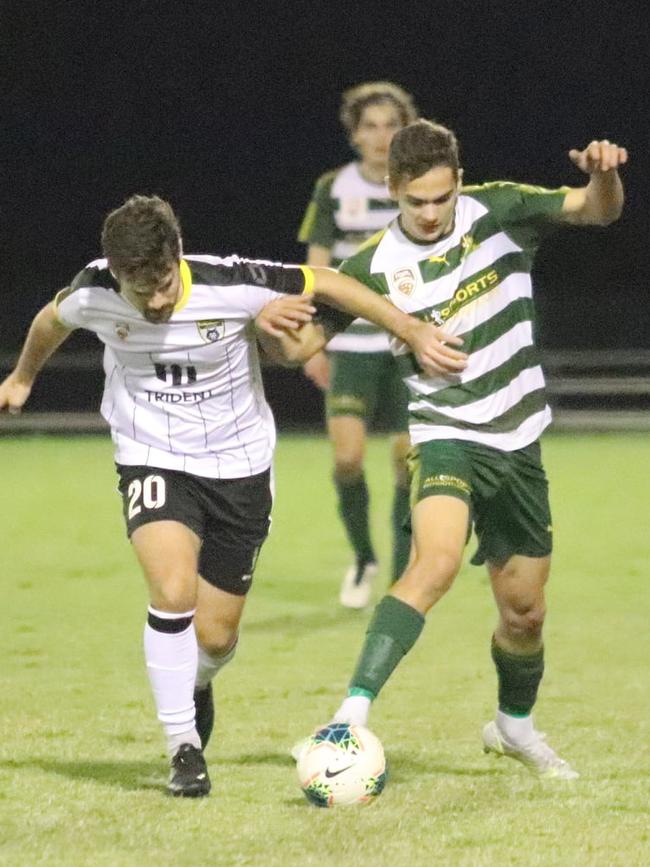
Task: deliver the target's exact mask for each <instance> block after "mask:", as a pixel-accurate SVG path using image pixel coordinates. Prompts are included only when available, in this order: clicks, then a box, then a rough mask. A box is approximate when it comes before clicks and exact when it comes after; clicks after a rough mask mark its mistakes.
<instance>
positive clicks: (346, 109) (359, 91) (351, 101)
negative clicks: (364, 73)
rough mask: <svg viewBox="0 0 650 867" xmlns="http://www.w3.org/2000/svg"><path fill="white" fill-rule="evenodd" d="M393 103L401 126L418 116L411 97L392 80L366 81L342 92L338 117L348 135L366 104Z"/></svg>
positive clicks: (353, 129) (356, 124)
mask: <svg viewBox="0 0 650 867" xmlns="http://www.w3.org/2000/svg"><path fill="white" fill-rule="evenodd" d="M386 103H388V104H390V105H393V106H394V107H395V108H396V109H397V113H398V114H399V116H400V120H401V122H402V125H403V126H406V124H407V123H411V121H414V120H415V119H416V117H417V116H418V110H417V108H416V107H415V104H414V102H413V97H412V96H411V94H410V93H407V92H406V91H405V90H404V89H403V88H402V87H400V86H399V85H398V84H393V82H392V81H367V82H365V83H364V84H357V85H356V87H351V88H349V89H348V90H346V91H344V92H343V96H342V99H341V111H340V113H339V117H340V119H341V123H342V124H343V126H344V127H345V129H346V132H347V134H348V135H352V133H353V132H354V131H355V130H356V128H357V127H358V126H359V122H360V121H361V115H362V114H363V110H364V108H366V106H368V105H382V104H386Z"/></svg>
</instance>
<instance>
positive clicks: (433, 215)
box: [308, 121, 627, 779]
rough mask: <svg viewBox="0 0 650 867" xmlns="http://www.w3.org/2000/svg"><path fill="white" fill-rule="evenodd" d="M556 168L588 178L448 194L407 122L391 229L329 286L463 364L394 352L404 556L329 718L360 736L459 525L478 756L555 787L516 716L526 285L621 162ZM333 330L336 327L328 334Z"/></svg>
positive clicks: (597, 204) (535, 613)
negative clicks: (434, 327) (480, 591)
mask: <svg viewBox="0 0 650 867" xmlns="http://www.w3.org/2000/svg"><path fill="white" fill-rule="evenodd" d="M569 156H570V159H571V160H572V162H573V163H574V164H575V165H576V166H577V167H578V168H579V169H581V170H582V171H583V172H585V173H587V174H588V175H589V182H588V184H587V185H586V186H585V187H582V188H569V187H563V188H561V189H559V190H547V189H542V188H540V187H533V186H527V185H524V184H513V183H502V182H497V183H489V184H484V185H482V186H475V187H462V186H461V182H462V170H461V169H460V165H459V157H458V148H457V143H456V139H455V136H454V134H453V133H452V132H451V131H450V130H448V129H446V128H445V127H442V126H439V125H436V124H433V123H430V122H428V121H417V122H416V123H414V124H411V125H409V126H407V127H405V128H404V129H403V130H401V131H400V132H399V133H397V134H396V135H395V137H394V139H393V141H392V144H391V151H390V157H389V185H390V190H391V194H392V196H393V198H394V199H395V200H396V201H397V202H398V204H399V217H398V218H397V219H396V220H394V221H393V222H392V223H391V224H390V226H389V227H388V228H387V229H386V230H385V231H384V232H383V233H381V234H380V235H378V236H376V237H375V238H374V239H373V240H372V242H370V243H368V244H366V245H365V246H364V248H363V249H362V250H361V251H360V252H358V253H357V254H356V255H354V256H352V257H351V258H350V259H349V260H347V261H346V262H345V263H344V264H343V266H342V269H341V270H342V272H344V273H347V274H350V275H354V276H355V277H356V278H357V279H359V280H361V281H362V282H364V283H366V285H368V286H369V287H371V288H372V289H374V291H375V292H377V293H379V294H381V295H386V296H387V297H389V298H390V300H391V301H392V302H393V303H394V304H395V305H396V306H398V307H400V309H402V310H404V311H408V312H410V313H413V314H414V315H417V316H419V317H421V318H422V319H425V320H430V321H433V322H437V323H439V324H440V325H441V326H442V327H444V329H445V330H446V331H447V332H448V333H451V334H453V335H455V337H456V338H458V339H460V340H461V341H462V349H463V350H464V351H465V353H466V354H467V364H466V366H465V368H464V369H463V370H462V371H460V372H457V373H454V374H446V373H444V374H442V375H433V376H431V375H429V374H427V373H425V372H423V371H421V370H419V368H418V365H417V364H416V363H415V362H414V360H413V358H412V357H411V354H410V353H409V352H408V350H407V349H406V348H405V347H403V348H401V349H398V350H397V352H398V362H399V364H400V367H401V369H402V371H403V374H404V377H405V381H406V383H407V385H408V388H409V391H410V402H409V411H410V435H411V439H412V441H413V443H414V445H415V456H414V459H413V464H412V467H411V469H412V486H411V502H412V504H413V505H412V513H411V517H412V526H413V553H412V557H411V560H410V562H409V564H408V566H407V568H406V570H405V572H404V574H403V575H402V577H401V578H400V580H399V581H398V582H397V583H396V584H394V585H393V587H392V588H391V590H390V592H389V594H388V595H387V596H385V597H384V598H383V599H382V600H381V602H380V603H379V605H378V606H377V608H376V609H375V612H374V615H373V618H372V621H371V623H370V625H369V627H368V632H367V636H366V640H365V644H364V647H363V649H362V652H361V655H360V658H359V660H358V663H357V666H356V669H355V671H354V674H353V676H352V680H351V682H350V689H349V692H348V697H347V698H346V699H345V700H344V702H343V704H342V705H341V707H340V708H339V710H338V711H337V713H336V715H335V717H334V719H335V720H336V721H339V722H352V723H357V724H362V725H365V724H366V723H367V720H368V714H369V710H370V705H371V702H372V701H373V700H374V699H375V698H376V697H377V695H378V693H379V691H380V690H381V688H382V687H383V685H384V684H385V683H386V681H387V680H388V678H389V677H390V675H391V673H392V672H393V670H394V669H395V667H396V666H397V664H398V663H399V661H400V660H401V659H402V657H403V656H404V655H405V654H406V653H407V652H408V651H409V650H410V648H411V647H412V646H413V644H414V643H415V642H416V640H417V638H418V636H419V635H420V632H421V630H422V627H423V625H424V615H425V614H426V613H427V612H428V611H429V610H430V609H431V608H432V607H433V606H434V605H435V604H436V603H437V602H438V601H439V600H440V599H441V598H442V596H443V595H444V594H445V593H446V592H447V590H448V589H449V588H450V586H451V584H452V582H453V580H454V578H455V576H456V574H457V572H458V570H459V568H460V565H461V558H462V553H463V548H464V546H465V544H466V541H467V538H468V529H469V526H470V522H471V521H472V520H473V522H474V527H475V530H476V534H477V537H478V540H479V548H478V551H477V553H476V555H475V556H474V559H473V562H474V563H477V564H480V563H486V564H487V568H488V572H489V575H490V580H491V583H492V591H493V594H494V598H495V601H496V604H497V608H498V612H499V616H498V622H497V626H496V629H495V631H494V635H493V637H492V645H491V653H492V658H493V660H494V664H495V666H496V671H497V678H498V710H497V713H496V718H495V720H494V721H492V722H489V723H488V724H487V725H486V726H485V727H484V729H483V744H484V748H485V750H486V752H493V753H496V754H497V755H507V756H511V757H513V758H516V759H518V760H520V761H521V762H523V763H524V764H525V765H526V766H527V767H528V768H529V769H530V770H532V771H533V772H534V773H536V774H538V775H540V776H544V777H557V778H562V779H572V778H574V777H576V776H577V774H576V772H575V771H573V769H572V768H571V767H570V766H569V765H568V764H567V762H565V761H563V760H562V759H561V758H560V757H559V756H558V755H557V754H556V753H555V752H554V751H553V750H552V749H551V748H550V747H549V746H548V744H546V743H545V741H544V739H543V736H542V735H540V734H539V732H537V731H536V729H535V728H534V726H533V719H532V713H531V712H532V708H533V705H534V704H535V701H536V697H537V691H538V687H539V684H540V682H541V679H542V674H543V670H544V647H543V642H542V627H543V623H544V617H545V598H544V586H545V584H546V581H547V578H548V575H549V568H550V554H551V548H552V541H551V540H552V536H551V533H552V528H551V515H550V509H549V500H548V485H547V481H546V476H545V473H544V469H543V466H542V463H541V453H540V445H539V442H538V438H539V436H540V434H541V433H542V431H543V430H544V429H545V428H546V426H547V425H548V424H549V422H550V419H551V413H550V409H549V407H548V405H547V403H546V398H545V392H544V377H543V374H542V370H541V368H540V366H539V362H538V359H537V355H536V350H535V345H534V329H533V325H534V308H533V304H532V286H531V280H530V270H531V268H532V264H533V258H534V254H535V251H536V250H537V248H538V246H539V243H540V241H541V240H542V238H543V237H544V236H545V235H547V234H548V233H549V232H550V231H552V230H553V229H555V228H556V227H557V226H559V225H561V224H567V223H568V224H574V225H606V224H608V223H610V222H612V221H613V220H615V219H617V218H618V216H619V215H620V213H621V209H622V206H623V188H622V185H621V181H620V178H619V174H618V168H619V166H621V165H622V164H623V163H625V162H626V161H627V152H626V151H625V149H623V148H620V147H618V146H617V145H615V144H611V143H610V142H608V141H593V142H591V144H589V145H588V146H587V147H586V148H585V149H584V150H582V151H577V150H572V151H570V152H569ZM319 327H321V328H322V327H323V326H322V325H321V326H319ZM341 327H345V319H344V320H343V321H340V320H339V322H338V324H336V323H332V328H334V329H337V328H341ZM308 330H309V328H308ZM323 339H325V338H323ZM469 628H472V626H471V621H470V620H469V618H468V629H469Z"/></svg>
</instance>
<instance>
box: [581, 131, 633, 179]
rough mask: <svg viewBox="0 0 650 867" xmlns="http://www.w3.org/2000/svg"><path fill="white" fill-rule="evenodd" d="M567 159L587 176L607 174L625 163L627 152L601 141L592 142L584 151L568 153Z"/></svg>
mask: <svg viewBox="0 0 650 867" xmlns="http://www.w3.org/2000/svg"><path fill="white" fill-rule="evenodd" d="M569 158H570V160H571V162H572V163H574V165H576V166H577V167H578V168H579V169H580V170H581V171H583V172H586V173H587V174H589V175H590V174H592V173H593V172H608V171H610V170H611V169H618V168H619V167H620V166H622V165H625V163H626V162H627V150H626V149H625V148H622V147H619V146H618V145H617V144H613V143H612V142H609V141H607V140H606V139H603V141H592V142H590V143H589V144H588V145H587V147H586V148H585V149H584V150H581V151H579V150H576V149H575V148H574V149H573V150H570V151H569Z"/></svg>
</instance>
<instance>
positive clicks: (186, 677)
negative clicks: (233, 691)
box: [144, 607, 201, 755]
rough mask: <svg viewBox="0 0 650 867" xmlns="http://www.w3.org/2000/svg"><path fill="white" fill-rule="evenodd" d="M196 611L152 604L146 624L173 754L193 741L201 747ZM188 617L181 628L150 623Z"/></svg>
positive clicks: (159, 706) (148, 655)
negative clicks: (165, 628)
mask: <svg viewBox="0 0 650 867" xmlns="http://www.w3.org/2000/svg"><path fill="white" fill-rule="evenodd" d="M193 614H194V612H193V611H188V612H186V613H184V614H170V613H169V612H166V611H157V610H156V609H154V608H151V607H150V608H149V620H148V622H147V624H146V626H145V628H144V655H145V660H146V664H147V673H148V675H149V681H150V683H151V689H152V691H153V697H154V702H155V705H156V710H157V712H158V719H159V720H160V722H161V723H162V724H163V728H164V730H165V735H166V737H167V747H168V749H169V753H170V755H174V754H175V753H176V751H177V750H178V748H179V747H180V746H181V744H193V746H195V747H198V748H199V749H201V739H200V738H199V736H198V733H197V731H196V727H195V725H194V679H195V677H196V663H197V643H196V633H195V632H194V624H193V623H192V622H191V620H192V616H193ZM188 619H189V621H190V622H189V625H188V626H187V627H186V628H185V629H183V631H182V632H163V631H161V630H160V629H155V628H153V627H152V626H151V622H152V621H153V622H154V623H155V621H156V620H157V621H159V624H158V625H159V626H160V625H163V624H170V625H171V624H172V623H173V621H176V623H178V622H179V621H182V620H188Z"/></svg>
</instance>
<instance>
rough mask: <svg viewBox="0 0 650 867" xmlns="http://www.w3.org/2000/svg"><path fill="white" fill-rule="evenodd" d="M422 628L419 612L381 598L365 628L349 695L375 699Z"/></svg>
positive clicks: (398, 601)
mask: <svg viewBox="0 0 650 867" xmlns="http://www.w3.org/2000/svg"><path fill="white" fill-rule="evenodd" d="M423 626H424V617H423V616H422V615H421V614H420V612H419V611H416V610H415V608H412V607H411V606H410V605H407V604H406V602H402V601H401V600H400V599H396V598H395V597H394V596H384V598H383V599H382V600H381V602H380V603H379V605H377V607H376V608H375V612H374V614H373V616H372V620H371V621H370V624H369V626H368V630H367V632H366V641H365V644H364V645H363V649H362V651H361V656H360V657H359V661H358V662H357V667H356V669H355V671H354V674H353V675H352V680H351V681H350V691H349V694H356V695H359V694H360V693H359V692H358V690H363V691H364V693H370V696H371V697H376V696H377V695H378V694H379V690H380V689H381V688H382V686H383V685H384V684H385V683H386V681H387V680H388V678H389V677H390V676H391V674H392V673H393V671H394V669H395V667H396V666H397V663H398V662H399V661H400V660H401V658H402V657H403V656H405V655H406V654H407V653H408V652H409V650H410V649H411V648H412V647H413V645H414V644H415V642H416V641H417V640H418V637H419V635H420V633H421V632H422V627H423ZM353 690H354V691H355V692H352V691H353Z"/></svg>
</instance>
